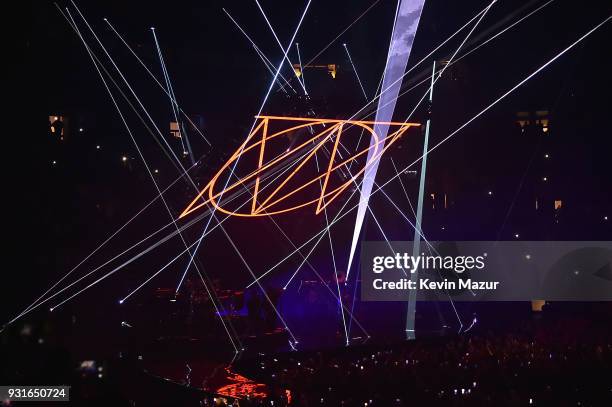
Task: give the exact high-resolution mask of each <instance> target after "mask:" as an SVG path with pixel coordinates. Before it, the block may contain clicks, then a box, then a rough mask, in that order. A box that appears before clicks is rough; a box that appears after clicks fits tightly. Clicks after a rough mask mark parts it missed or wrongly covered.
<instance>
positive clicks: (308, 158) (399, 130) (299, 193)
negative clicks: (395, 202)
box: [180, 116, 420, 218]
mask: <svg viewBox="0 0 612 407" xmlns="http://www.w3.org/2000/svg"><path fill="white" fill-rule="evenodd" d="M257 120H258V122H257V123H256V126H255V127H254V128H253V131H252V132H251V134H249V136H248V137H247V138H246V140H245V141H244V143H242V145H241V146H240V147H239V148H238V149H237V150H236V152H235V153H234V154H233V155H232V156H231V157H230V158H229V160H228V161H227V162H226V163H225V164H224V165H223V166H222V167H221V169H220V170H219V171H218V172H217V173H216V174H215V176H214V177H213V178H212V179H211V180H210V182H209V183H208V184H207V185H206V187H204V189H203V190H202V192H200V193H199V194H198V196H196V197H195V199H194V200H193V201H192V202H191V203H190V204H189V206H187V208H186V209H185V210H184V211H183V213H181V215H180V218H182V217H184V216H187V215H188V214H190V213H191V212H193V211H195V210H197V209H199V208H201V207H202V206H204V205H206V204H211V205H213V206H214V207H215V208H216V209H217V210H218V211H220V212H223V213H226V214H228V215H235V216H243V217H255V216H268V215H275V214H280V213H285V212H289V211H294V210H296V209H299V208H303V207H305V206H308V205H313V206H315V208H316V209H315V213H316V214H319V213H321V211H323V209H324V208H325V207H327V205H329V204H330V203H331V202H332V201H333V200H334V199H336V198H337V197H338V196H339V195H340V194H341V193H342V192H343V191H344V190H345V189H347V188H348V187H349V186H350V185H351V184H352V183H353V182H354V180H355V179H356V178H357V177H359V176H360V175H361V174H363V173H364V172H365V171H366V170H367V169H368V168H369V167H370V166H371V165H372V164H373V163H374V162H376V160H378V159H379V158H380V157H381V155H382V154H383V153H384V152H385V151H386V150H387V149H388V148H389V147H391V146H392V145H393V144H394V143H395V142H396V141H397V140H398V139H399V138H400V137H402V135H404V133H405V132H406V130H408V129H409V128H410V127H413V126H420V124H418V123H394V122H373V121H357V120H334V119H310V118H301V117H279V116H257ZM287 124H290V125H291V126H290V127H288V128H282V126H283V125H284V126H286V125H287ZM377 125H387V126H389V133H388V136H387V137H385V138H384V139H381V138H380V137H379V136H378V134H376V131H375V126H377ZM349 129H353V133H350V134H349V131H348V130H349ZM355 129H356V130H358V133H359V132H362V134H363V137H364V139H365V140H368V139H369V137H368V135H370V136H371V137H372V138H373V140H374V142H373V143H371V144H370V143H368V146H367V147H365V148H362V149H361V150H358V149H357V146H354V147H353V146H351V147H353V148H352V149H347V148H346V146H344V145H343V144H342V143H343V142H346V141H347V140H345V139H351V140H350V141H353V143H354V142H355V140H356V137H355V132H354V130H355ZM283 141H284V143H287V142H289V141H291V142H293V143H294V144H296V145H291V146H290V147H289V148H285V145H284V144H283ZM349 144H350V143H349ZM328 147H329V148H328ZM341 150H342V151H344V154H343V153H342V151H341ZM357 150H358V151H357ZM370 150H372V154H371V156H370V159H369V160H368V161H367V162H366V163H365V164H364V165H363V166H362V167H361V168H360V169H359V171H357V172H356V173H354V174H350V173H349V176H348V177H347V176H345V177H344V178H341V177H340V176H339V175H340V174H339V172H341V171H344V174H346V172H348V168H349V165H350V163H352V162H354V161H356V160H358V159H360V158H362V157H367V154H368V152H369V151H370ZM348 151H350V153H348ZM317 152H319V153H321V154H319V155H317ZM325 154H327V156H325ZM320 156H325V159H324V160H321V159H320ZM239 163H240V165H241V168H237V167H238V164H239ZM315 164H316V168H315ZM243 167H246V171H247V175H245V176H241V177H240V176H238V177H237V180H234V178H236V176H237V174H238V173H240V172H243V171H245V168H243ZM232 170H235V172H234V175H232V177H234V178H230V180H229V181H227V176H229V175H230V173H231V172H233V171H232ZM281 170H283V171H281ZM277 172H278V173H280V175H277V176H276V178H275V180H276V181H277V182H276V183H274V180H273V181H270V182H268V181H267V179H265V178H274V177H272V176H271V175H270V174H272V173H277ZM313 173H314V174H313ZM223 174H225V177H221V176H222V175H223ZM298 174H301V175H305V176H304V177H298V176H297V175H298ZM332 174H336V175H338V177H334V178H336V179H335V180H332ZM220 178H221V180H220ZM303 179H306V180H307V181H306V182H304V181H302V180H303ZM338 179H340V180H341V181H340V182H339V183H338V182H337V181H338ZM334 181H336V183H335V184H334ZM266 182H268V183H266ZM224 185H225V186H226V187H224ZM219 188H220V189H219ZM245 188H247V189H248V190H249V192H250V194H249V202H242V204H241V205H239V206H237V207H235V206H236V204H233V206H231V205H230V204H229V202H230V201H232V202H233V200H229V199H227V198H228V197H229V196H230V195H231V194H232V193H233V192H234V193H236V192H241V190H244V189H245ZM218 189H219V190H218ZM304 197H306V198H304ZM223 200H225V201H223Z"/></svg>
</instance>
